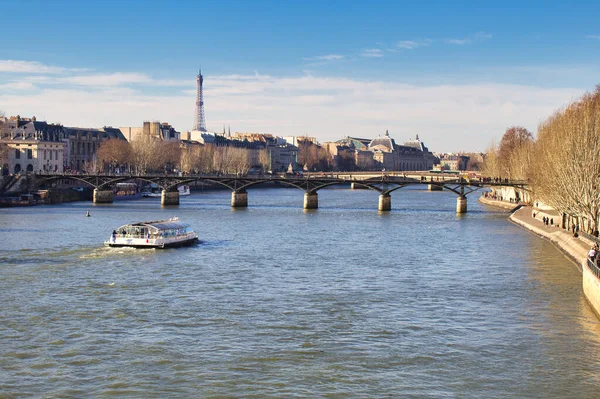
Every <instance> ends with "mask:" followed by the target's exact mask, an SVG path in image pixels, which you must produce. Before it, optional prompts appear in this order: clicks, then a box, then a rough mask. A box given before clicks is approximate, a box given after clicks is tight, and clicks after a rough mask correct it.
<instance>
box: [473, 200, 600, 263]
mask: <svg viewBox="0 0 600 399" xmlns="http://www.w3.org/2000/svg"><path fill="white" fill-rule="evenodd" d="M479 202H481V203H482V204H485V205H490V206H495V207H499V208H502V209H506V210H513V209H514V208H516V207H517V205H516V204H513V203H510V202H506V201H498V200H493V199H490V198H485V197H480V198H479ZM533 212H535V213H536V216H537V217H536V218H534V217H533ZM542 216H546V217H550V218H553V219H554V220H556V221H558V220H560V215H559V214H558V212H556V211H549V210H543V211H541V210H537V209H536V208H532V207H531V206H523V207H521V208H520V209H518V210H516V211H515V212H513V213H511V214H510V216H509V217H508V219H509V220H510V221H511V222H513V223H515V224H517V225H519V226H521V227H523V228H525V229H527V230H529V231H531V232H532V233H534V234H536V235H538V236H539V237H541V238H545V239H547V240H549V241H550V242H552V243H553V244H554V245H555V246H556V247H557V248H558V249H560V250H561V251H562V252H563V253H565V254H566V255H568V256H569V258H570V259H572V260H573V261H574V262H575V263H576V264H577V266H578V268H579V270H580V271H581V270H582V265H585V262H586V258H587V253H588V251H589V250H590V247H591V246H592V245H593V243H592V242H591V241H589V240H588V239H586V238H585V237H582V236H581V235H580V236H579V237H573V234H572V233H571V232H570V231H567V230H564V229H561V228H560V227H558V224H556V225H554V226H547V225H545V224H544V222H543V221H542V220H541V219H542Z"/></svg>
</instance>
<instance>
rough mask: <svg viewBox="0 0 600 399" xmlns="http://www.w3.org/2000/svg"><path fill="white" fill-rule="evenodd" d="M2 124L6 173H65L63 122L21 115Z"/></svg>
mask: <svg viewBox="0 0 600 399" xmlns="http://www.w3.org/2000/svg"><path fill="white" fill-rule="evenodd" d="M0 123H1V128H0V144H3V145H5V146H6V157H5V159H4V162H3V163H2V165H1V166H2V173H3V174H18V173H22V172H37V173H43V172H53V173H62V172H63V170H64V165H65V153H66V151H65V149H66V139H65V133H64V130H63V127H62V126H61V125H55V124H48V123H46V122H42V121H38V120H36V118H35V116H34V117H32V118H21V117H20V116H18V115H17V116H16V117H11V118H3V120H2V121H0Z"/></svg>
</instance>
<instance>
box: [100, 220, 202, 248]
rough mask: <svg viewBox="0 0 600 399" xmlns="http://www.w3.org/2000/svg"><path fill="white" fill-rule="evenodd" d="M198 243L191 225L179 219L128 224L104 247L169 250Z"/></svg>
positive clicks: (115, 233)
mask: <svg viewBox="0 0 600 399" xmlns="http://www.w3.org/2000/svg"><path fill="white" fill-rule="evenodd" d="M197 241H198V234H196V233H195V232H194V231H193V230H192V228H191V227H190V225H189V224H187V223H183V222H180V221H179V219H178V218H172V219H167V220H154V221H150V222H137V223H131V224H126V225H124V226H121V227H119V228H118V229H117V230H114V231H113V232H112V234H111V236H110V239H109V240H108V241H105V242H104V245H106V246H109V247H133V248H168V247H182V246H186V245H192V244H194V243H195V242H197Z"/></svg>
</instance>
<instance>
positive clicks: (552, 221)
mask: <svg viewBox="0 0 600 399" xmlns="http://www.w3.org/2000/svg"><path fill="white" fill-rule="evenodd" d="M550 225H551V226H554V218H552V219H550Z"/></svg>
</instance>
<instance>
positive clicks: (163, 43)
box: [0, 0, 600, 152]
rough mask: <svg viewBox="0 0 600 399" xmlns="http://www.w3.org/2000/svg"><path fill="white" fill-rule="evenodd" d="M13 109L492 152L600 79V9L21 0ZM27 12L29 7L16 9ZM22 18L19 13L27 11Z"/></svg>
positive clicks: (6, 41)
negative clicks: (201, 109) (198, 107)
mask: <svg viewBox="0 0 600 399" xmlns="http://www.w3.org/2000/svg"><path fill="white" fill-rule="evenodd" d="M0 10H2V13H3V15H4V16H5V18H3V20H2V31H3V32H5V33H9V34H5V35H3V39H2V41H1V46H0V48H1V49H2V55H0V111H3V112H4V113H5V114H6V115H17V114H20V115H22V116H34V115H35V116H36V117H37V118H38V119H43V120H47V121H48V122H57V123H63V124H65V125H69V126H83V127H102V126H104V125H111V126H114V127H118V126H141V124H142V122H143V121H144V120H160V121H163V122H169V123H171V124H172V125H173V126H174V127H175V128H176V129H177V130H179V131H185V130H189V129H191V127H192V125H193V121H194V103H195V84H196V81H195V78H196V74H197V71H198V67H199V66H201V67H202V73H203V75H204V103H205V112H206V124H207V127H208V129H209V130H214V131H217V132H220V131H222V130H223V126H224V125H225V126H231V130H232V132H234V131H240V132H260V133H272V134H275V135H279V136H288V135H310V136H315V137H317V139H318V140H319V141H321V142H323V141H330V140H337V139H341V138H343V137H345V136H355V137H365V138H374V137H377V136H380V135H383V134H384V133H385V131H386V130H389V132H390V135H391V136H392V137H393V138H394V139H395V140H396V141H397V142H399V143H402V142H404V141H406V140H408V139H411V138H414V137H415V135H417V134H418V135H419V137H420V138H421V139H422V140H423V141H424V142H425V144H426V145H427V146H428V147H429V148H430V149H431V150H432V151H436V152H456V151H484V150H485V148H486V147H488V146H489V145H490V144H491V143H492V141H493V140H495V141H498V140H499V139H500V138H501V137H502V134H503V133H504V131H505V129H506V128H507V127H509V126H513V125H522V126H524V127H526V128H528V129H529V130H531V131H532V132H534V133H535V132H536V130H537V125H538V124H539V123H540V122H541V121H543V120H544V119H546V118H547V117H549V116H550V115H551V114H552V112H553V111H554V110H556V109H557V108H560V107H562V106H564V105H566V104H567V103H569V102H571V101H573V100H575V99H577V98H578V97H579V96H581V95H582V94H583V93H584V92H586V91H590V90H593V89H594V87H595V85H596V84H598V83H600V78H599V77H600V28H599V27H598V26H597V16H598V15H600V3H598V2H592V1H588V2H586V1H582V2H578V3H577V5H572V4H568V3H566V2H553V1H544V2H541V1H539V2H537V1H531V2H522V1H519V2H516V1H504V2H501V3H497V4H496V3H494V4H491V3H489V4H486V3H485V2H478V1H466V2H464V1H463V2H451V1H430V2H419V3H418V4H416V3H412V2H411V3H401V2H397V1H389V2H388V1H369V2H342V1H332V2H327V3H325V2H320V1H286V2H280V1H255V2H247V1H233V0H229V1H228V0H224V1H219V2H208V1H206V2H204V1H177V2H173V3H167V2H163V1H112V0H105V1H101V2H100V1H86V2H77V1H12V0H9V1H6V0H4V1H3V0H0ZM11 16H14V18H13V17H11ZM16 16H18V18H16Z"/></svg>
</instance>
